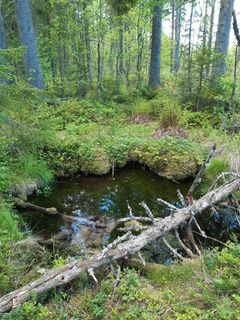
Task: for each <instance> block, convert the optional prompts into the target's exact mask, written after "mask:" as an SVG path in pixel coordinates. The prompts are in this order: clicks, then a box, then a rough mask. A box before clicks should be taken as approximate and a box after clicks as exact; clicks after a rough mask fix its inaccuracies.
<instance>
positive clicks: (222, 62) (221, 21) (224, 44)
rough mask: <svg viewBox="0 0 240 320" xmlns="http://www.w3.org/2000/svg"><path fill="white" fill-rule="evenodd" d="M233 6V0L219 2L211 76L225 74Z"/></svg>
mask: <svg viewBox="0 0 240 320" xmlns="http://www.w3.org/2000/svg"><path fill="white" fill-rule="evenodd" d="M233 5H234V0H221V6H220V11H219V17H218V27H217V35H216V42H215V51H216V53H217V54H218V57H217V58H216V61H215V63H214V66H213V76H224V75H225V74H226V57H227V54H228V46H229V37H230V30H231V19H232V11H233Z"/></svg>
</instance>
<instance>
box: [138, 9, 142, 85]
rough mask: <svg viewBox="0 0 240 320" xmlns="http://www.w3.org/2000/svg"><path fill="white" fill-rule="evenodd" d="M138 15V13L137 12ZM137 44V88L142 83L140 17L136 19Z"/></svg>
mask: <svg viewBox="0 0 240 320" xmlns="http://www.w3.org/2000/svg"><path fill="white" fill-rule="evenodd" d="M139 14H140V12H139ZM137 44H138V56H137V86H138V87H141V83H142V75H141V73H142V57H143V30H142V28H141V27H140V15H139V16H138V19H137Z"/></svg>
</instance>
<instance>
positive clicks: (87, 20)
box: [83, 1, 92, 83]
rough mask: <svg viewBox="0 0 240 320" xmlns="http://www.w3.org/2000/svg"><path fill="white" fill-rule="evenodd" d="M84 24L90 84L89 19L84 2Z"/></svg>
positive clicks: (90, 81) (90, 80)
mask: <svg viewBox="0 0 240 320" xmlns="http://www.w3.org/2000/svg"><path fill="white" fill-rule="evenodd" d="M83 10H84V17H85V19H84V22H85V30H84V31H85V45H86V52H87V70H88V79H89V83H92V52H91V37H90V32H89V18H88V12H87V3H86V1H85V2H84V9H83Z"/></svg>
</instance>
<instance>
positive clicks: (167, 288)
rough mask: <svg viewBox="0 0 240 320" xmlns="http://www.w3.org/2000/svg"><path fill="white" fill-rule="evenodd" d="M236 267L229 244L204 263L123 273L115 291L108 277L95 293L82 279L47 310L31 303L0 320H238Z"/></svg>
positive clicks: (238, 256) (236, 251)
mask: <svg viewBox="0 0 240 320" xmlns="http://www.w3.org/2000/svg"><path fill="white" fill-rule="evenodd" d="M239 267H240V245H237V244H232V243H228V244H227V245H226V247H225V248H224V249H223V250H222V251H218V250H217V249H215V250H214V251H209V252H207V253H205V255H204V256H203V258H199V259H194V260H185V261H184V262H182V263H179V264H174V265H172V266H168V267H167V266H163V265H158V264H150V265H147V267H146V268H145V269H143V270H142V275H140V273H139V272H137V271H135V270H134V269H125V270H124V271H123V272H122V273H121V281H120V284H119V286H118V287H117V288H115V286H114V278H113V276H112V274H111V273H110V274H109V276H108V277H107V278H105V279H104V280H102V281H101V283H100V284H99V285H98V286H97V287H94V286H90V285H89V282H88V286H86V281H87V279H86V278H82V279H80V280H79V281H78V285H77V284H76V283H75V287H74V292H72V294H71V295H68V293H67V292H64V291H61V290H60V291H58V292H57V291H56V290H55V291H54V292H53V293H52V298H51V299H50V301H49V302H48V303H47V304H45V305H43V304H41V303H36V302H34V301H35V300H34V299H33V300H32V301H30V302H27V303H25V304H24V305H23V306H21V307H20V308H18V309H17V310H14V311H13V312H11V313H10V314H8V315H5V316H4V317H3V319H4V320H10V319H11V320H14V319H18V320H30V319H33V317H34V319H39V320H45V319H56V320H57V319H59V320H64V319H72V320H74V319H85V320H94V319H113V320H115V319H119V320H137V319H143V320H155V319H156V320H157V319H166V320H172V319H176V320H188V319H189V320H190V319H191V320H195V319H196V320H199V319H200V320H216V319H218V320H235V319H236V320H237V319H239V318H240V289H239V288H240V277H239V273H238V269H239Z"/></svg>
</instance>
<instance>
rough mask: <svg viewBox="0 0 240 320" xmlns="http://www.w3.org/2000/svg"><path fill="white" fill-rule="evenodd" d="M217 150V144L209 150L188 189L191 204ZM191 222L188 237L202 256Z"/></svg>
mask: <svg viewBox="0 0 240 320" xmlns="http://www.w3.org/2000/svg"><path fill="white" fill-rule="evenodd" d="M215 152H216V144H214V145H213V147H212V149H211V151H210V152H209V154H208V156H207V158H206V160H205V161H204V163H203V165H202V167H201V169H200V170H199V172H198V174H197V176H196V178H195V179H194V181H193V183H192V185H191V187H190V189H189V190H188V194H187V199H188V202H189V204H192V202H193V197H192V195H193V192H194V190H195V189H196V187H197V186H198V185H199V183H200V182H201V179H202V176H203V174H204V172H205V170H206V167H207V165H208V164H209V162H210V161H211V159H212V157H213V156H214V154H215ZM191 222H192V221H191V220H190V222H189V224H188V228H187V233H188V238H189V240H190V242H191V244H192V246H193V247H194V249H195V250H196V252H197V254H198V255H199V256H201V251H200V250H199V248H198V246H197V244H196V242H195V240H194V236H193V231H192V226H191Z"/></svg>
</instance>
